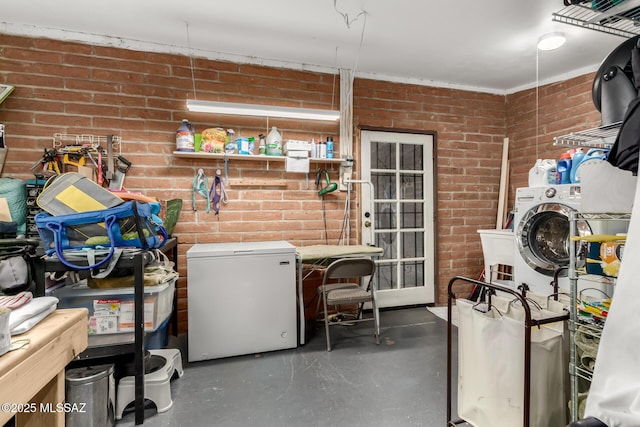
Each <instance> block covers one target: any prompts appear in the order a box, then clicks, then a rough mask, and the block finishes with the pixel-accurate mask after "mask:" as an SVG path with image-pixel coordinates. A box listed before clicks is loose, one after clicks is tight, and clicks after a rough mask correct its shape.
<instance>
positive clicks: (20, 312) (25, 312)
mask: <svg viewBox="0 0 640 427" xmlns="http://www.w3.org/2000/svg"><path fill="white" fill-rule="evenodd" d="M57 304H58V298H56V297H38V298H33V299H32V300H31V301H29V302H28V303H27V304H25V305H23V306H22V307H20V308H16V309H15V310H11V315H10V316H9V330H10V331H11V335H16V333H14V332H13V331H14V328H16V327H17V326H18V325H20V324H21V323H23V322H25V321H27V320H29V319H31V318H34V317H36V316H38V315H39V314H40V313H42V312H44V311H47V310H50V309H51V307H54V310H55V307H56V305H57ZM45 317H46V316H45ZM40 320H42V319H40ZM24 332H26V331H24Z"/></svg>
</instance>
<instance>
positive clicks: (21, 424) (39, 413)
mask: <svg viewBox="0 0 640 427" xmlns="http://www.w3.org/2000/svg"><path fill="white" fill-rule="evenodd" d="M29 403H33V404H35V407H36V410H35V412H28V413H27V412H20V413H18V414H16V427H41V426H55V427H64V419H65V413H64V410H60V409H61V408H60V405H58V404H63V403H64V370H63V371H62V372H60V373H59V374H58V375H56V376H55V377H53V379H52V380H51V381H49V383H48V384H47V385H45V386H44V387H43V388H42V390H40V391H39V392H38V394H36V395H35V396H34V397H33V399H31V402H29Z"/></svg>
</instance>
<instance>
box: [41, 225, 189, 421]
mask: <svg viewBox="0 0 640 427" xmlns="http://www.w3.org/2000/svg"><path fill="white" fill-rule="evenodd" d="M177 248H178V241H177V239H176V238H175V237H174V238H171V239H169V240H167V242H166V243H165V244H164V246H162V248H160V250H161V251H163V252H165V253H166V252H168V251H169V250H171V251H172V256H173V258H174V263H176V266H177V250H178V249H177ZM154 259H155V257H154V255H153V253H151V252H149V251H144V250H134V251H126V250H125V251H124V252H123V253H122V255H121V256H120V258H119V260H118V263H117V264H116V268H133V274H134V283H135V284H134V322H135V327H134V339H133V341H131V336H130V334H122V338H121V340H118V338H116V339H115V340H114V341H110V342H108V343H101V344H95V343H92V342H91V341H92V340H91V337H89V338H90V339H89V346H88V347H87V349H86V350H85V351H83V352H82V353H80V354H79V355H78V357H77V358H76V360H77V361H87V360H96V359H106V358H118V357H121V356H123V355H127V354H133V355H134V362H133V363H134V372H135V373H134V377H135V400H134V405H135V424H136V425H138V424H142V423H143V422H144V372H145V366H144V352H145V347H144V336H145V331H144V267H145V266H146V265H147V264H148V263H150V262H152V261H153V260H154ZM77 263H78V265H88V264H87V262H86V261H77ZM40 268H41V271H42V277H44V272H64V271H69V267H67V266H65V265H64V264H62V263H61V262H60V261H58V260H57V258H53V257H45V258H44V259H43V262H42V266H41V267H40ZM176 268H177V267H176ZM40 295H44V285H42V293H41V294H40ZM176 295H177V292H174V303H173V310H172V314H171V315H172V316H174V325H176V323H177V316H176V314H175V309H176ZM175 330H176V331H177V327H176V329H175Z"/></svg>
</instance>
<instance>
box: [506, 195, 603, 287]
mask: <svg viewBox="0 0 640 427" xmlns="http://www.w3.org/2000/svg"><path fill="white" fill-rule="evenodd" d="M577 210H580V186H579V185H572V184H566V185H550V186H545V187H525V188H518V189H517V190H516V200H515V205H514V218H513V224H514V227H513V230H514V237H515V245H514V246H515V248H514V250H515V254H514V264H513V278H514V283H515V285H516V286H520V285H522V284H526V285H527V286H528V287H529V290H531V291H533V292H537V293H541V294H544V295H549V294H551V293H553V286H552V284H553V278H554V274H555V273H556V271H557V270H558V269H560V271H559V273H560V274H559V279H558V280H559V285H560V287H561V288H565V289H568V287H569V285H568V278H567V267H568V266H569V244H570V240H569V237H570V236H569V235H570V232H569V226H570V222H569V215H570V212H571V211H577ZM578 232H579V234H581V235H586V234H591V233H592V231H591V228H590V227H589V224H588V223H586V222H584V221H580V222H579V223H578Z"/></svg>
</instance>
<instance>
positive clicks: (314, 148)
mask: <svg viewBox="0 0 640 427" xmlns="http://www.w3.org/2000/svg"><path fill="white" fill-rule="evenodd" d="M309 157H311V158H312V159H315V158H316V157H318V144H316V139H315V138H311V152H310V153H309Z"/></svg>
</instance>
